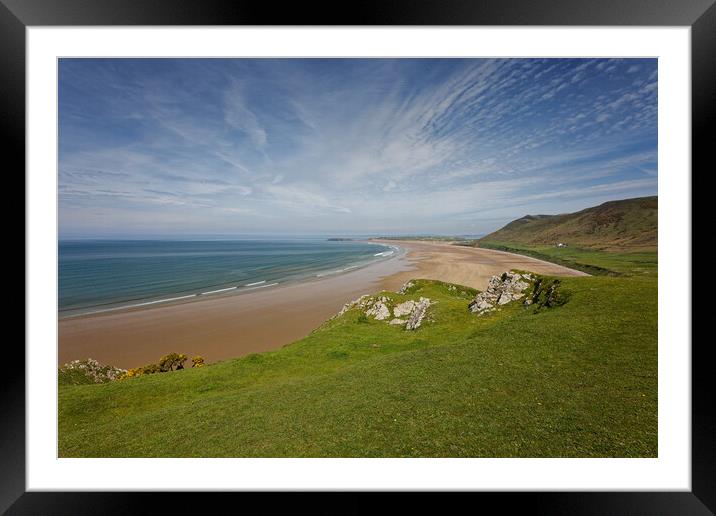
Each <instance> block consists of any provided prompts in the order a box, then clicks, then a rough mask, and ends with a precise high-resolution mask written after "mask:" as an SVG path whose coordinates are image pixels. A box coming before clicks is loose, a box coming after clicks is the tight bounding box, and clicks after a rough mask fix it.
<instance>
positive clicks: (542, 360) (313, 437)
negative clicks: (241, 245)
mask: <svg viewBox="0 0 716 516" xmlns="http://www.w3.org/2000/svg"><path fill="white" fill-rule="evenodd" d="M656 288H657V287H656V278H655V276H651V275H650V276H641V275H636V276H633V277H619V278H612V277H584V278H565V279H563V289H564V290H565V291H566V292H568V293H569V294H570V299H569V302H568V303H567V304H565V305H564V306H561V307H558V308H552V309H549V310H543V311H541V312H539V313H536V314H535V313H532V311H531V310H525V309H523V308H522V307H521V306H520V305H519V303H515V304H513V305H514V306H513V305H509V306H508V307H507V308H505V309H504V310H503V311H501V312H498V313H495V314H493V315H489V316H485V317H476V316H475V315H473V314H470V313H469V312H468V311H467V302H468V300H469V298H470V297H471V295H472V294H473V291H469V290H467V289H465V290H458V291H456V292H455V291H449V290H448V288H447V286H446V285H445V284H443V283H440V282H431V281H424V282H420V284H419V289H418V290H416V291H414V292H411V293H409V294H408V295H406V296H399V295H397V294H391V296H392V297H393V298H394V299H396V300H398V301H399V300H402V299H408V298H411V299H416V298H418V297H419V296H427V297H430V298H431V299H435V300H437V301H438V304H437V305H435V306H434V307H431V309H430V314H431V318H432V319H433V320H432V321H427V322H424V324H423V327H421V328H420V329H418V330H417V331H415V332H406V331H404V330H403V329H402V328H399V327H395V326H388V325H387V324H385V323H383V322H379V321H374V320H372V319H371V320H370V321H369V322H367V323H361V322H359V320H358V315H359V313H358V312H357V311H355V310H352V311H349V312H348V313H346V314H345V315H344V316H343V317H340V318H337V319H334V320H331V321H328V322H327V323H325V324H324V325H323V326H321V327H320V328H319V329H317V330H316V331H314V332H313V333H312V334H311V335H310V336H309V337H307V338H305V339H303V340H301V341H298V342H296V343H294V344H291V345H289V346H286V347H284V348H282V349H280V350H278V351H274V352H270V353H263V354H260V355H252V356H249V357H245V358H242V359H236V360H229V361H225V362H220V363H217V364H213V365H210V366H206V367H204V368H202V369H196V370H184V371H178V372H173V373H164V374H159V375H152V376H146V377H141V378H137V379H131V380H125V381H121V382H113V383H110V384H103V385H80V386H61V387H60V394H59V421H60V426H59V435H60V443H59V447H60V455H61V456H64V457H70V456H143V457H149V456H183V457H191V456H203V457H220V456H237V457H243V456H258V457H275V456H291V457H301V456H312V457H315V456H341V457H357V456H367V457H382V456H389V457H402V456H422V457H441V456H448V457H460V456H469V457H480V456H486V457H538V456H540V457H564V456H569V457H589V456H602V457H603V456H617V457H625V456H656V452H657V341H656V331H657V319H656V309H657V308H656V302H657V291H656ZM178 351H181V350H178Z"/></svg>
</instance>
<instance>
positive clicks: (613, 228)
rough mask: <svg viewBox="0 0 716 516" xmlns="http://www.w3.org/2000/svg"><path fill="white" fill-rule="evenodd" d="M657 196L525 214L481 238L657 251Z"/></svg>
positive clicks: (484, 240)
mask: <svg viewBox="0 0 716 516" xmlns="http://www.w3.org/2000/svg"><path fill="white" fill-rule="evenodd" d="M658 207H659V205H658V198H657V197H639V198H635V199H625V200H621V201H610V202H605V203H604V204H600V205H599V206H595V207H592V208H587V209H586V210H582V211H578V212H576V213H566V214H562V215H526V216H524V217H522V218H521V219H517V220H514V221H512V222H510V223H509V224H507V225H506V226H505V227H503V228H502V229H499V230H498V231H495V232H494V233H490V234H489V235H486V236H484V237H483V238H482V239H481V241H482V242H510V243H513V244H523V245H555V244H557V243H560V242H563V243H567V244H568V245H569V246H572V247H579V248H583V249H585V248H586V249H593V250H607V251H617V250H621V251H637V250H641V251H654V250H655V249H656V244H657V218H658Z"/></svg>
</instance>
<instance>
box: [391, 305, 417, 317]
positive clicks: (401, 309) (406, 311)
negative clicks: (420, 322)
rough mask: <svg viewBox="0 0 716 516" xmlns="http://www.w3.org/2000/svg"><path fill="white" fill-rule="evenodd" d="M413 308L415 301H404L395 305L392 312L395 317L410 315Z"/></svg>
mask: <svg viewBox="0 0 716 516" xmlns="http://www.w3.org/2000/svg"><path fill="white" fill-rule="evenodd" d="M414 309H415V301H405V302H404V303H400V304H397V305H395V307H394V308H393V314H394V315H395V316H396V317H403V316H404V315H410V314H411V313H413V310H414Z"/></svg>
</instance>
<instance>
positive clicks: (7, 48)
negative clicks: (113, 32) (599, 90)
mask: <svg viewBox="0 0 716 516" xmlns="http://www.w3.org/2000/svg"><path fill="white" fill-rule="evenodd" d="M53 25H54V26H68V25H70V26H72V25H76V26H83V25H84V26H86V25H102V26H105V25H193V26H196V25H339V26H340V25H450V26H455V25H483V26H484V25H562V26H563V25H572V26H595V25H621V26H624V25H634V26H689V27H691V43H692V48H691V51H692V56H691V64H692V168H696V167H699V168H702V169H703V170H702V172H706V171H707V170H708V169H711V168H713V167H712V165H711V164H709V165H710V166H709V167H708V169H707V166H706V164H707V160H708V159H709V157H710V153H709V151H710V147H712V143H711V141H710V139H709V138H708V135H707V127H708V125H709V124H711V125H713V122H714V121H716V52H715V50H716V4H714V0H688V1H687V0H682V1H671V0H600V1H599V2H596V1H594V0H592V1H587V0H540V1H536V0H532V1H529V0H482V1H478V0H412V1H411V0H389V1H388V0H383V1H380V0H375V1H366V2H355V3H352V4H349V5H345V4H341V3H339V2H332V3H326V4H323V3H321V2H311V3H310V4H307V3H305V2H291V3H289V2H286V3H285V4H284V5H281V6H280V7H278V6H276V5H274V4H270V3H262V2H248V1H243V0H242V1H234V2H229V1H223V0H184V1H179V0H153V1H149V0H144V1H142V0H0V114H1V115H2V116H1V117H0V119H1V120H2V124H1V125H0V126H2V127H3V130H4V133H5V134H4V138H3V140H2V141H3V143H4V145H3V146H4V154H5V156H4V158H5V161H6V162H7V160H8V158H11V162H14V163H16V164H17V165H16V167H17V168H22V169H23V170H24V166H25V30H26V28H27V27H28V26H53ZM12 158H14V159H12ZM6 170H7V171H8V172H10V168H8V169H6ZM13 173H14V169H13ZM683 173H689V174H691V171H683ZM689 281H691V278H689ZM682 302H683V301H682ZM683 344H684V345H688V344H689V343H688V342H684V343H683ZM708 348H709V346H708V342H705V341H701V342H693V345H692V455H691V458H692V490H691V491H690V492H658V491H653V492H639V493H635V492H632V493H630V492H589V493H586V492H585V493H575V492H571V493H540V492H531V493H480V494H479V495H478V496H480V497H482V498H483V499H484V501H487V500H490V501H491V502H497V503H498V504H500V507H501V510H504V509H505V508H507V509H510V508H517V507H520V508H529V510H530V512H533V511H534V512H538V513H547V514H556V513H569V514H650V515H653V514H713V513H714V512H716V474H715V472H716V453H715V452H714V448H715V445H714V436H715V435H716V422H715V420H714V409H713V407H714V399H716V396H714V384H713V382H712V381H711V374H710V365H709V361H708V360H707V353H708ZM3 353H4V354H9V355H10V356H8V357H6V358H4V361H5V362H6V363H11V364H13V366H12V368H10V367H8V368H4V370H3V373H2V375H0V385H1V386H2V387H1V390H0V393H1V394H0V396H2V404H0V422H1V423H0V435H1V436H2V438H1V439H0V512H4V511H7V514H84V513H92V514H114V513H119V512H124V513H126V512H127V511H129V510H131V511H133V512H140V513H141V512H145V511H144V510H143V509H146V508H149V505H148V501H147V498H149V497H151V498H154V497H161V499H163V500H164V501H163V502H162V501H160V503H169V504H170V505H169V506H167V508H168V509H169V510H174V509H177V508H181V509H182V510H185V509H189V508H191V506H192V505H194V504H196V506H197V507H199V506H200V507H202V508H203V510H204V511H205V510H206V508H207V506H206V501H207V500H206V499H207V497H208V496H212V495H210V494H202V495H196V494H194V495H192V496H188V493H156V494H147V493H59V492H26V488H25V471H26V470H25V368H24V367H23V366H24V364H25V354H24V351H23V349H22V348H21V347H20V345H19V344H18V343H17V342H12V341H9V342H8V343H7V345H6V346H5V349H4V350H3ZM217 495H218V496H220V497H221V498H222V499H224V500H222V501H228V500H226V498H228V497H232V498H233V497H237V496H243V497H253V496H254V495H250V494H246V493H244V494H240V493H236V494H228V493H227V494H216V493H215V494H214V495H213V496H217ZM294 498H295V499H296V502H297V503H299V504H301V503H306V504H310V505H311V506H312V507H313V508H314V509H315V508H320V507H322V506H323V505H324V504H332V503H334V502H333V501H331V499H330V498H331V497H322V498H321V499H320V501H317V499H316V497H315V496H308V495H306V494H301V495H296V496H295V497H294ZM352 500H353V501H351V502H350V503H349V504H347V505H346V504H345V502H342V503H343V504H344V505H343V506H344V507H345V508H346V509H348V510H352V511H354V512H355V511H358V510H360V509H361V505H362V504H363V503H366V504H368V503H369V502H362V501H359V500H358V499H355V498H353V499H352ZM411 500H413V501H416V502H417V503H419V504H421V506H423V508H426V507H427V506H426V505H425V501H424V499H423V497H422V496H421V495H413V496H412V497H411ZM484 501H483V500H481V501H480V502H479V503H480V504H483V503H484ZM296 502H292V503H296ZM440 503H441V507H442V508H443V509H444V506H443V505H442V502H440ZM316 504H318V505H316ZM470 504H471V505H472V504H474V502H470ZM473 506H474V507H476V508H477V506H475V505H473ZM366 508H368V507H366Z"/></svg>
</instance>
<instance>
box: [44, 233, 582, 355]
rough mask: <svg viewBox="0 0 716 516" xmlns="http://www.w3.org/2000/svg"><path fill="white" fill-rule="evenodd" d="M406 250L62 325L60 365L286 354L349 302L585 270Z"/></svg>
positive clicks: (420, 245) (489, 253) (446, 248)
mask: <svg viewBox="0 0 716 516" xmlns="http://www.w3.org/2000/svg"><path fill="white" fill-rule="evenodd" d="M380 242H381V243H392V244H395V245H397V246H399V247H401V248H402V249H404V250H405V251H406V253H402V254H401V255H399V256H396V257H395V258H392V259H389V260H384V261H381V262H378V263H376V264H373V265H370V266H367V267H364V268H362V269H358V270H354V271H350V272H346V273H344V274H340V275H335V276H327V277H323V278H317V279H315V280H311V281H305V282H301V283H294V284H286V285H278V286H276V287H271V288H266V289H261V290H256V291H252V292H248V293H243V294H226V295H217V296H212V297H208V298H206V299H198V300H192V301H188V302H180V303H174V304H166V305H154V306H146V307H141V308H135V309H128V310H119V311H113V312H105V313H99V314H93V315H85V316H78V317H71V318H66V319H61V320H60V321H59V328H58V334H59V349H58V363H60V364H63V363H66V362H68V361H70V360H74V359H83V358H88V357H91V358H94V359H96V360H99V361H100V362H101V363H105V364H112V365H115V366H118V367H124V368H130V367H137V366H141V365H144V364H148V363H152V362H156V361H157V360H158V359H159V358H160V357H161V356H162V355H165V354H167V353H170V352H179V353H186V354H188V355H190V356H191V355H202V356H204V357H205V359H206V360H207V362H214V361H217V360H224V359H227V358H232V357H239V356H244V355H247V354H249V353H256V352H261V351H268V350H272V349H277V348H280V347H281V346H284V345H286V344H289V343H291V342H293V341H295V340H297V339H300V338H302V337H305V336H306V335H308V334H309V333H310V332H311V331H312V330H313V329H315V328H316V327H318V326H319V325H320V324H321V323H322V322H324V321H325V320H326V319H328V318H329V317H331V316H333V315H334V314H335V313H336V312H338V311H339V310H340V308H341V307H342V306H343V304H344V303H346V302H348V301H350V300H352V299H355V298H357V297H359V296H360V295H362V294H368V293H373V292H377V291H379V290H382V289H386V290H397V289H398V288H400V286H401V285H402V284H403V283H405V282H406V281H408V280H410V279H415V278H424V279H436V280H442V281H447V282H451V283H457V284H462V285H467V286H470V287H474V288H477V289H484V288H485V286H486V285H487V282H488V281H489V279H490V277H491V276H492V275H495V274H499V273H502V272H504V271H506V270H509V269H513V268H516V269H524V270H530V271H533V272H536V273H541V274H549V275H555V276H584V275H585V274H584V273H582V272H579V271H575V270H571V269H567V268H565V267H562V266H559V265H555V264H552V263H548V262H543V261H540V260H536V259H533V258H529V257H525V256H519V255H515V254H511V253H505V252H502V251H493V250H490V249H478V248H470V247H461V246H455V245H450V244H448V243H442V242H440V243H438V242H435V243H434V242H417V241H387V240H381V241H380Z"/></svg>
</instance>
